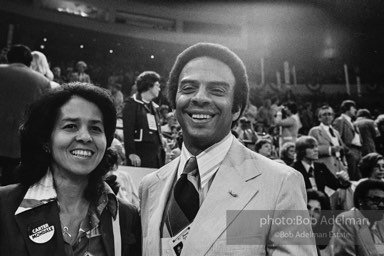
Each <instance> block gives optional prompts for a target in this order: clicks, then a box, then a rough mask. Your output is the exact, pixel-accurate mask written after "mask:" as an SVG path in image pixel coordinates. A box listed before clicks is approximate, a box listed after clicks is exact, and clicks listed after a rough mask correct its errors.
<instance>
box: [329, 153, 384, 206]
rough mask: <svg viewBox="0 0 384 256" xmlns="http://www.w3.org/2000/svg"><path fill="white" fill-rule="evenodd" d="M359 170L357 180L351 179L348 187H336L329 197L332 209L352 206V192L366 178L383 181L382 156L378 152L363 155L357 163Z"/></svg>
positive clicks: (383, 166)
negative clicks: (359, 177) (335, 190)
mask: <svg viewBox="0 0 384 256" xmlns="http://www.w3.org/2000/svg"><path fill="white" fill-rule="evenodd" d="M358 167H359V171H360V173H361V176H362V178H361V179H360V180H358V181H351V187H350V188H348V189H338V190H337V192H336V193H334V194H333V195H332V197H331V206H332V209H337V210H339V209H342V210H350V209H351V208H352V207H353V193H354V191H355V189H356V186H357V185H358V184H359V183H360V182H362V181H364V180H367V179H372V180H381V181H384V158H383V156H382V155H380V154H378V153H375V152H374V153H369V154H367V155H365V156H364V157H363V158H362V159H361V161H360V163H359V166H358Z"/></svg>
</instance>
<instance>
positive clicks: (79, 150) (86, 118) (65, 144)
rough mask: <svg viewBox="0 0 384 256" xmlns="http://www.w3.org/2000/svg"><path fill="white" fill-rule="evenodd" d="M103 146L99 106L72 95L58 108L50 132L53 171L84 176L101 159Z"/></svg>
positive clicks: (103, 138)
mask: <svg viewBox="0 0 384 256" xmlns="http://www.w3.org/2000/svg"><path fill="white" fill-rule="evenodd" d="M106 147H107V140H106V136H105V133H104V124H103V116H102V113H101V111H100V109H99V108H98V107H97V106H96V105H95V104H94V103H92V102H90V101H87V100H85V99H84V98H81V97H79V96H72V98H71V99H70V100H69V101H68V102H67V103H65V104H64V105H63V106H62V107H61V108H60V110H59V114H58V117H57V120H56V123H55V125H54V128H53V131H52V134H51V140H50V150H51V152H52V162H51V169H52V171H53V173H54V174H57V173H58V172H60V175H64V176H68V177H70V176H72V177H73V176H76V177H78V176H87V175H88V174H90V173H91V172H92V171H93V170H94V169H95V168H96V167H97V165H98V164H99V163H100V162H101V160H102V158H103V156H104V153H105V150H106Z"/></svg>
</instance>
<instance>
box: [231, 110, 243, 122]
mask: <svg viewBox="0 0 384 256" xmlns="http://www.w3.org/2000/svg"><path fill="white" fill-rule="evenodd" d="M240 112H241V108H240V107H238V108H237V110H236V111H235V112H233V113H232V122H234V121H236V120H237V119H239V117H240Z"/></svg>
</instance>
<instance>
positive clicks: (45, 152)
mask: <svg viewBox="0 0 384 256" xmlns="http://www.w3.org/2000/svg"><path fill="white" fill-rule="evenodd" d="M115 127H116V110H115V108H114V106H113V103H112V100H111V98H110V96H109V94H108V93H107V92H106V91H105V90H103V89H101V88H98V87H96V86H94V85H92V84H86V83H74V84H68V85H64V86H63V88H57V89H55V90H53V91H52V92H51V93H48V94H47V95H44V96H43V97H42V98H41V99H40V100H38V101H36V102H34V103H33V104H32V106H31V108H30V109H29V112H28V113H27V118H26V121H25V122H24V124H23V125H22V127H21V130H20V133H21V164H20V167H19V171H20V181H21V183H20V184H16V185H10V186H6V187H2V188H0V226H1V230H0V255H16V256H17V255H42V256H44V255H46V256H48V255H63V256H64V255H65V256H69V255H114V254H115V252H120V253H121V255H141V240H140V237H141V229H140V219H139V214H138V210H137V209H136V208H135V207H134V206H132V205H130V204H127V203H125V202H124V201H121V200H118V199H117V198H116V197H115V195H114V193H113V191H112V189H111V188H110V187H109V186H108V185H107V184H106V183H105V182H104V181H103V178H104V175H105V174H106V173H107V172H108V171H109V167H110V166H109V164H108V162H107V158H108V154H109V150H107V148H108V147H109V146H110V145H111V143H112V139H113V136H114V132H115Z"/></svg>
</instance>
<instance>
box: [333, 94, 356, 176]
mask: <svg viewBox="0 0 384 256" xmlns="http://www.w3.org/2000/svg"><path fill="white" fill-rule="evenodd" d="M340 110H341V112H342V114H341V115H340V116H339V117H338V118H336V119H335V120H334V122H333V126H334V127H335V129H336V130H337V131H338V132H339V134H340V138H341V140H342V141H343V145H344V152H345V158H346V160H347V165H348V174H349V177H350V178H351V180H359V179H360V178H361V174H360V173H359V169H358V164H359V161H360V159H361V146H362V139H361V136H360V132H359V130H358V128H357V127H356V126H355V125H354V124H353V118H355V117H356V103H355V102H354V101H353V100H345V101H343V102H342V103H341V106H340Z"/></svg>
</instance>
